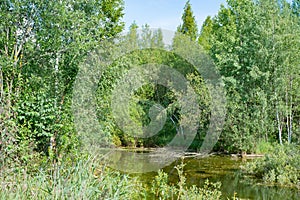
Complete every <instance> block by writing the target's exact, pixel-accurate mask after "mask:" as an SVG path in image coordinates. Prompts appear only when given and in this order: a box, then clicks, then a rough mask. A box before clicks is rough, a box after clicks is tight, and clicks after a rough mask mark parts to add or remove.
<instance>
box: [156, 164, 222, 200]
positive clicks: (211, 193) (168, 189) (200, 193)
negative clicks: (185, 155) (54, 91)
mask: <svg viewBox="0 0 300 200" xmlns="http://www.w3.org/2000/svg"><path fill="white" fill-rule="evenodd" d="M183 168H184V164H183V163H181V164H180V165H178V166H176V167H175V169H176V170H177V172H178V176H179V182H178V183H177V185H169V184H168V175H167V174H166V173H164V172H163V171H159V172H158V175H157V176H156V177H155V180H154V181H153V184H152V187H151V193H152V194H153V195H154V196H155V199H182V200H185V199H193V200H194V199H195V200H196V199H197V200H202V199H203V200H204V199H205V200H207V199H208V200H215V199H220V198H221V195H222V193H221V192H220V187H221V184H220V183H219V182H218V183H210V182H209V181H208V180H206V181H205V185H204V187H203V188H198V187H196V186H195V185H193V186H192V187H187V186H186V183H185V180H186V178H185V177H184V175H183Z"/></svg>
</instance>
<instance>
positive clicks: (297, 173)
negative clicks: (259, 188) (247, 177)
mask: <svg viewBox="0 0 300 200" xmlns="http://www.w3.org/2000/svg"><path fill="white" fill-rule="evenodd" d="M243 169H244V171H245V172H246V173H250V174H253V175H255V176H257V177H259V178H262V179H263V180H264V182H265V183H268V184H279V185H285V186H300V184H299V180H300V149H299V146H296V145H287V146H281V145H280V146H279V145H278V146H276V147H275V148H274V151H273V152H272V153H269V154H266V155H265V157H264V158H263V159H258V160H255V161H253V162H248V163H247V164H246V165H245V166H244V167H243Z"/></svg>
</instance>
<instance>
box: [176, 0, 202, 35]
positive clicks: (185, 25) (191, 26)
mask: <svg viewBox="0 0 300 200" xmlns="http://www.w3.org/2000/svg"><path fill="white" fill-rule="evenodd" d="M181 19H182V25H180V26H179V27H178V28H177V32H180V33H182V34H185V35H188V36H189V37H190V38H191V39H192V40H194V41H195V40H196V39H197V33H198V28H197V23H196V20H195V16H194V14H193V11H192V6H191V4H190V1H187V2H186V4H185V7H184V11H183V15H182V17H181Z"/></svg>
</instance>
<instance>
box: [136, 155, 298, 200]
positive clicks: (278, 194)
mask: <svg viewBox="0 0 300 200" xmlns="http://www.w3.org/2000/svg"><path fill="white" fill-rule="evenodd" d="M251 161H252V160H245V159H243V160H242V159H240V158H233V157H231V156H209V157H204V158H185V159H183V162H184V164H185V167H184V174H185V176H186V178H187V184H188V185H190V186H191V185H197V186H200V187H201V186H203V185H204V182H205V180H206V179H209V180H210V181H211V182H221V183H222V186H221V191H222V196H223V199H227V198H228V199H232V197H233V196H234V193H236V194H237V195H236V196H237V197H238V198H239V199H272V200H277V199H278V200H282V199H300V191H299V190H297V189H293V188H287V187H276V186H265V185H262V183H261V182H260V180H258V179H255V178H254V177H250V176H246V175H244V174H242V173H241V170H240V166H241V165H242V164H245V162H251ZM181 162H182V159H178V160H176V161H175V162H173V163H172V164H171V165H169V166H167V167H164V168H163V171H164V172H166V173H168V174H169V180H170V182H171V183H177V182H178V174H177V171H176V170H175V169H174V166H176V165H178V164H180V163H181ZM156 175H157V173H156V172H147V173H143V174H134V176H138V177H139V179H140V180H141V181H142V182H144V183H145V184H148V185H150V184H151V182H152V180H153V179H154V177H155V176H156Z"/></svg>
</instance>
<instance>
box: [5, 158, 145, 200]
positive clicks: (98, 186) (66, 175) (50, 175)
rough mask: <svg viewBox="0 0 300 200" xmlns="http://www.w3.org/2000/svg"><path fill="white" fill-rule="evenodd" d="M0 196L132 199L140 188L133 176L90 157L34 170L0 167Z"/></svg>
mask: <svg viewBox="0 0 300 200" xmlns="http://www.w3.org/2000/svg"><path fill="white" fill-rule="evenodd" d="M0 173H1V174H0V175H1V177H0V182H1V185H0V199H5V200H7V199H132V198H139V197H141V198H142V195H143V192H142V191H141V187H140V185H139V184H138V183H137V182H136V180H135V179H132V178H129V177H128V176H126V175H121V174H120V173H118V172H114V171H111V170H109V169H108V168H105V167H104V166H102V167H101V166H100V164H99V162H97V161H96V160H94V159H92V158H91V157H88V158H85V159H82V160H81V159H78V160H76V161H75V162H74V163H69V162H61V163H60V164H59V165H58V164H57V165H56V166H51V167H48V168H45V169H42V168H40V169H39V170H37V171H36V172H29V170H27V169H26V168H24V169H21V170H15V169H7V168H6V169H5V170H4V169H2V170H1V172H0Z"/></svg>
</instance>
